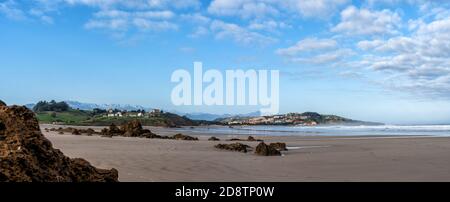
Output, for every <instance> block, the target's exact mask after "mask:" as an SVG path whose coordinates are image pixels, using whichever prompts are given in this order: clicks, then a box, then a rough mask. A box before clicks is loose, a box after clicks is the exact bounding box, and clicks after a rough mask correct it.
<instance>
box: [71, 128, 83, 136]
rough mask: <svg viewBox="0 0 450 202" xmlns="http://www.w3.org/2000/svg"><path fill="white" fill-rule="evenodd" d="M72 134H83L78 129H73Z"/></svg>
mask: <svg viewBox="0 0 450 202" xmlns="http://www.w3.org/2000/svg"><path fill="white" fill-rule="evenodd" d="M72 135H81V133H80V131H79V130H77V129H73V130H72Z"/></svg>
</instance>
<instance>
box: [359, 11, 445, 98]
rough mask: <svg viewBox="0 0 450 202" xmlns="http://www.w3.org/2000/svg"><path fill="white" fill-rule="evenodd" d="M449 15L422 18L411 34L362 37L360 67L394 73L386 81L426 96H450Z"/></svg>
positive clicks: (397, 87) (395, 87)
mask: <svg viewBox="0 0 450 202" xmlns="http://www.w3.org/2000/svg"><path fill="white" fill-rule="evenodd" d="M449 31H450V18H447V19H440V18H439V19H436V20H432V21H430V22H428V23H426V22H424V21H422V22H421V23H418V24H417V26H415V28H414V29H413V32H412V33H411V34H409V35H408V36H398V37H392V38H390V39H388V40H372V41H361V42H359V43H358V47H359V48H361V49H362V50H364V51H368V53H367V54H368V55H369V56H370V57H366V58H363V59H362V60H361V61H359V62H360V67H361V68H369V69H370V70H373V71H376V72H387V73H388V74H389V75H391V76H392V75H393V77H391V78H390V79H387V80H386V81H385V82H384V83H386V84H389V87H391V88H394V89H401V90H408V91H411V92H415V93H420V94H425V95H426V96H441V97H442V96H444V97H447V98H449V97H450V80H449V78H450V35H449V34H448V33H449Z"/></svg>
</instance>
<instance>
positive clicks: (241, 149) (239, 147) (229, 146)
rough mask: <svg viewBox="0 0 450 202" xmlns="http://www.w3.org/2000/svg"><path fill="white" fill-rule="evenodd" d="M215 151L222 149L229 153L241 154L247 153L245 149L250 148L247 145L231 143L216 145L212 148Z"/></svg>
mask: <svg viewBox="0 0 450 202" xmlns="http://www.w3.org/2000/svg"><path fill="white" fill-rule="evenodd" d="M214 147H215V148H217V149H224V150H229V151H238V152H243V153H247V151H248V150H247V148H251V147H250V146H248V145H245V144H241V143H233V144H218V145H216V146H214Z"/></svg>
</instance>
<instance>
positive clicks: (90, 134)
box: [85, 128, 96, 136]
mask: <svg viewBox="0 0 450 202" xmlns="http://www.w3.org/2000/svg"><path fill="white" fill-rule="evenodd" d="M85 133H86V134H87V135H88V136H92V135H93V134H95V133H96V132H95V130H94V129H92V128H88V129H86V131H85Z"/></svg>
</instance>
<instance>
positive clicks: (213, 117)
mask: <svg viewBox="0 0 450 202" xmlns="http://www.w3.org/2000/svg"><path fill="white" fill-rule="evenodd" d="M185 116H186V117H188V118H190V119H192V120H205V121H214V120H220V119H224V118H230V117H255V116H261V113H260V112H259V111H258V112H252V113H248V114H209V113H190V114H186V115H185Z"/></svg>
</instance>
